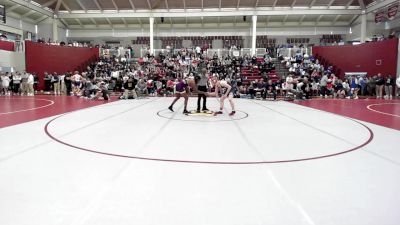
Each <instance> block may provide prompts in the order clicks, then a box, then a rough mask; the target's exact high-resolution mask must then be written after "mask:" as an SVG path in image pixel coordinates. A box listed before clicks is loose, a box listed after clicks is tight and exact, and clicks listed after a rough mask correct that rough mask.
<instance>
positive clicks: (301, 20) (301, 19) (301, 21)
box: [299, 15, 306, 24]
mask: <svg viewBox="0 0 400 225" xmlns="http://www.w3.org/2000/svg"><path fill="white" fill-rule="evenodd" d="M304 18H306V15H302V16H301V18H300V20H299V23H300V24H301V23H303V20H304Z"/></svg>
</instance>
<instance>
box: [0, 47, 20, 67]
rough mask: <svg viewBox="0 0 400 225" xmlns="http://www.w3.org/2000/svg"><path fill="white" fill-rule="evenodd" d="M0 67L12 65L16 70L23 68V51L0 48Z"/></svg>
mask: <svg viewBox="0 0 400 225" xmlns="http://www.w3.org/2000/svg"><path fill="white" fill-rule="evenodd" d="M0 67H14V68H15V69H16V70H18V71H22V70H25V52H9V51H4V50H0Z"/></svg>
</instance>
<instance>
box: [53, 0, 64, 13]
mask: <svg viewBox="0 0 400 225" xmlns="http://www.w3.org/2000/svg"><path fill="white" fill-rule="evenodd" d="M61 3H62V0H57V3H56V7H55V8H54V13H55V14H58V11H60V6H61Z"/></svg>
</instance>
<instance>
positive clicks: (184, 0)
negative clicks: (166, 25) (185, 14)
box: [183, 0, 186, 11]
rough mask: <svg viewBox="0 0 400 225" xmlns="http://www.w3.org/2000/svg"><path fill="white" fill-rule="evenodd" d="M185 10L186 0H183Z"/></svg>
mask: <svg viewBox="0 0 400 225" xmlns="http://www.w3.org/2000/svg"><path fill="white" fill-rule="evenodd" d="M183 10H185V11H186V0H183Z"/></svg>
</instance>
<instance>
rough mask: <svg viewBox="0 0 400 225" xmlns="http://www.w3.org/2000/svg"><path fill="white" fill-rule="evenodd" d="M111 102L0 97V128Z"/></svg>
mask: <svg viewBox="0 0 400 225" xmlns="http://www.w3.org/2000/svg"><path fill="white" fill-rule="evenodd" d="M111 101H112V100H111ZM111 101H91V100H85V99H81V98H78V97H75V96H46V95H37V96H34V97H27V96H15V97H14V96H11V97H9V96H2V97H0V128H3V127H7V126H12V125H17V124H20V123H25V122H30V121H33V120H38V119H43V118H46V117H51V116H55V115H58V114H62V113H66V112H71V111H75V110H79V109H84V108H88V107H92V106H96V105H101V104H105V103H108V102H111Z"/></svg>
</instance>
